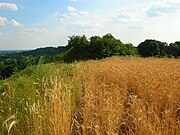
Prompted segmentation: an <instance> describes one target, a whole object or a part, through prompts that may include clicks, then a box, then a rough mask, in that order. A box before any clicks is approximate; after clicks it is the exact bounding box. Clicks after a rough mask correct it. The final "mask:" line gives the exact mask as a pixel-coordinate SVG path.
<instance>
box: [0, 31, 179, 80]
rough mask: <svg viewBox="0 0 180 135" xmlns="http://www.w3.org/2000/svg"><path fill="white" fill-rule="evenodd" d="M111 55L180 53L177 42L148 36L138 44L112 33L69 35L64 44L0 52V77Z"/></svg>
mask: <svg viewBox="0 0 180 135" xmlns="http://www.w3.org/2000/svg"><path fill="white" fill-rule="evenodd" d="M111 56H128V57H131V56H133V57H134V56H137V57H140V56H141V57H169V58H179V57H180V42H178V41H177V42H175V43H170V44H168V43H166V42H161V41H157V40H152V39H147V40H145V41H144V42H141V43H140V44H139V45H138V46H137V47H135V46H133V44H131V43H126V44H125V43H123V42H122V41H121V40H119V39H116V38H115V37H114V36H113V35H111V34H106V35H104V36H92V37H90V38H89V39H88V38H87V37H86V36H85V35H83V36H79V35H76V36H75V35H73V36H70V37H69V40H68V44H67V45H66V46H59V47H57V48H55V47H46V48H38V49H35V50H30V51H24V52H17V53H10V54H9V53H8V52H6V53H5V52H3V55H1V53H0V80H3V79H5V78H8V77H10V76H11V75H12V74H14V73H17V72H19V71H21V70H23V69H25V68H27V67H28V66H32V65H37V64H44V63H50V62H56V61H64V62H73V61H79V60H88V59H102V58H106V57H111Z"/></svg>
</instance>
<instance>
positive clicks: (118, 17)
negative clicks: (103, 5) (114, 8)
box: [111, 12, 133, 23]
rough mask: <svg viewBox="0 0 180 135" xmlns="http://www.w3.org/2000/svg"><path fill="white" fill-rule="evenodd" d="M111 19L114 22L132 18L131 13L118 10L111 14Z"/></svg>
mask: <svg viewBox="0 0 180 135" xmlns="http://www.w3.org/2000/svg"><path fill="white" fill-rule="evenodd" d="M111 19H112V22H114V23H119V22H121V23H122V22H126V21H129V20H131V19H133V15H132V14H130V13H128V12H120V13H118V14H117V15H115V16H113V17H112V18H111Z"/></svg>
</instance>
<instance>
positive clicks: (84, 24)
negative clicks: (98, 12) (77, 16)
mask: <svg viewBox="0 0 180 135" xmlns="http://www.w3.org/2000/svg"><path fill="white" fill-rule="evenodd" d="M70 25H73V26H78V27H85V26H86V25H88V24H87V23H86V22H83V21H76V22H71V23H70Z"/></svg>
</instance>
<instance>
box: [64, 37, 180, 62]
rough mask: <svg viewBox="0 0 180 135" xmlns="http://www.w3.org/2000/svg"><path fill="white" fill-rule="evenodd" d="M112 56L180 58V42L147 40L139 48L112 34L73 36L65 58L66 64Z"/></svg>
mask: <svg viewBox="0 0 180 135" xmlns="http://www.w3.org/2000/svg"><path fill="white" fill-rule="evenodd" d="M111 56H141V57H169V58H178V57H180V42H175V43H170V44H168V43H166V42H161V41H157V40H151V39H147V40H145V41H144V42H141V43H140V44H139V45H138V46H137V47H135V46H133V45H132V44H131V43H127V44H124V43H122V42H121V41H120V40H119V39H116V38H115V37H113V36H112V35H111V34H106V35H104V36H102V37H100V36H92V37H90V39H89V40H88V39H87V37H86V36H85V35H83V36H71V37H69V40H68V45H67V52H66V53H65V54H64V56H63V60H64V61H65V62H72V61H77V60H87V59H102V58H105V57H111Z"/></svg>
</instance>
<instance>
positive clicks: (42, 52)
mask: <svg viewBox="0 0 180 135" xmlns="http://www.w3.org/2000/svg"><path fill="white" fill-rule="evenodd" d="M65 52H66V47H65V46H58V47H45V48H37V49H35V50H30V51H24V52H21V53H20V55H25V56H27V55H32V56H52V55H55V54H60V53H65Z"/></svg>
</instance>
